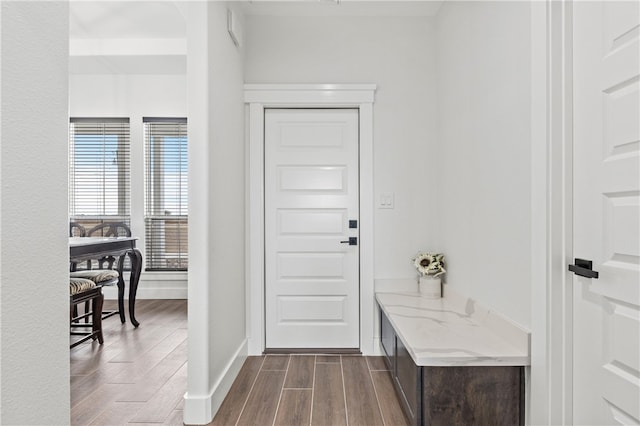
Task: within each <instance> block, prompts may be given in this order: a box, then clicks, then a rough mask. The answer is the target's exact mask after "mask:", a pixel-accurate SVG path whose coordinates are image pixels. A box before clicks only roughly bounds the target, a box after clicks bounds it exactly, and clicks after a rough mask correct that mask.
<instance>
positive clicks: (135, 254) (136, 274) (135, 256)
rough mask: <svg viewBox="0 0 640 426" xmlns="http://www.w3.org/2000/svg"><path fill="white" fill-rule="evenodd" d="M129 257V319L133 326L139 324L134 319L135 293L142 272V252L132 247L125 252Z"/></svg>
mask: <svg viewBox="0 0 640 426" xmlns="http://www.w3.org/2000/svg"><path fill="white" fill-rule="evenodd" d="M127 254H128V255H129V259H131V279H130V281H129V319H131V324H133V326H134V327H137V326H139V325H140V323H139V322H138V321H137V320H136V316H135V306H136V293H137V291H138V281H140V273H141V272H142V253H140V250H138V249H133V250H132V251H130V252H127Z"/></svg>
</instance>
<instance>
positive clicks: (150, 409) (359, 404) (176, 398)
mask: <svg viewBox="0 0 640 426" xmlns="http://www.w3.org/2000/svg"><path fill="white" fill-rule="evenodd" d="M113 307H114V303H113V301H105V309H111V308H113ZM136 317H137V318H138V320H139V321H140V323H141V325H140V327H138V328H133V327H132V326H131V324H129V323H126V324H120V320H119V319H118V317H117V316H114V317H111V318H107V319H106V320H104V322H103V328H104V335H105V336H104V339H105V342H104V345H102V346H100V345H98V344H97V342H93V343H90V342H86V343H83V344H81V345H79V346H77V347H75V348H73V349H71V351H70V354H71V355H70V358H71V424H73V425H134V424H138V425H143V424H144V425H147V426H151V425H153V424H156V425H160V424H162V425H182V404H183V402H182V398H183V396H184V393H185V392H186V388H187V303H186V300H139V301H137V302H136ZM211 424H212V425H256V426H266V425H291V426H294V425H296V426H297V425H323V426H334V425H350V426H356V425H366V426H374V425H406V424H407V420H406V418H405V417H404V414H403V413H402V410H401V408H400V404H399V402H398V398H397V396H396V394H395V391H394V389H393V384H392V382H391V377H390V375H389V372H388V371H387V370H386V366H385V364H384V362H383V359H382V358H381V357H362V356H356V355H267V356H260V357H249V358H248V359H247V361H246V362H245V364H244V365H243V367H242V369H241V371H240V374H239V375H238V377H237V378H236V380H235V382H234V383H233V385H232V387H231V390H230V391H229V394H228V395H227V397H226V398H225V400H224V402H223V403H222V406H221V407H220V409H219V410H218V413H217V415H216V417H215V418H214V420H213V422H212V423H211Z"/></svg>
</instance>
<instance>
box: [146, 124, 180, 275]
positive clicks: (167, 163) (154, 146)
mask: <svg viewBox="0 0 640 426" xmlns="http://www.w3.org/2000/svg"><path fill="white" fill-rule="evenodd" d="M143 122H144V133H145V137H144V139H145V179H146V181H145V228H146V229H145V237H146V239H145V245H146V258H145V261H146V269H147V270H170V271H179V270H187V267H188V251H187V247H188V240H187V229H188V213H189V209H188V202H187V195H188V194H187V189H188V173H187V119H186V118H148V117H145V118H143Z"/></svg>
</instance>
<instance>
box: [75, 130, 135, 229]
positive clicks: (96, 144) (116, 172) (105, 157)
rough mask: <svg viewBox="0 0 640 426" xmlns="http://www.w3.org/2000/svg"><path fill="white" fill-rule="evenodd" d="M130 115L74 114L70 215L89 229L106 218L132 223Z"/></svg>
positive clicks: (108, 220)
mask: <svg viewBox="0 0 640 426" xmlns="http://www.w3.org/2000/svg"><path fill="white" fill-rule="evenodd" d="M129 198H130V140H129V119H128V118H71V119H70V123H69V217H70V220H71V221H73V222H77V223H79V224H81V225H82V226H84V227H85V229H87V230H89V229H91V228H93V227H94V226H96V225H100V224H102V223H105V222H124V223H125V224H126V225H129V224H130V202H129Z"/></svg>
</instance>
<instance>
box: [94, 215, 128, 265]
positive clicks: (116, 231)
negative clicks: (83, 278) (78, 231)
mask: <svg viewBox="0 0 640 426" xmlns="http://www.w3.org/2000/svg"><path fill="white" fill-rule="evenodd" d="M130 236H131V228H129V225H127V224H126V223H124V222H104V223H101V224H100V225H96V226H94V227H93V228H91V229H89V230H88V231H87V237H130ZM115 261H116V259H115V258H114V257H113V256H107V257H103V258H102V259H99V260H98V268H99V269H105V264H106V265H107V269H113V264H114V263H115ZM87 269H91V266H89V264H88V266H87Z"/></svg>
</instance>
